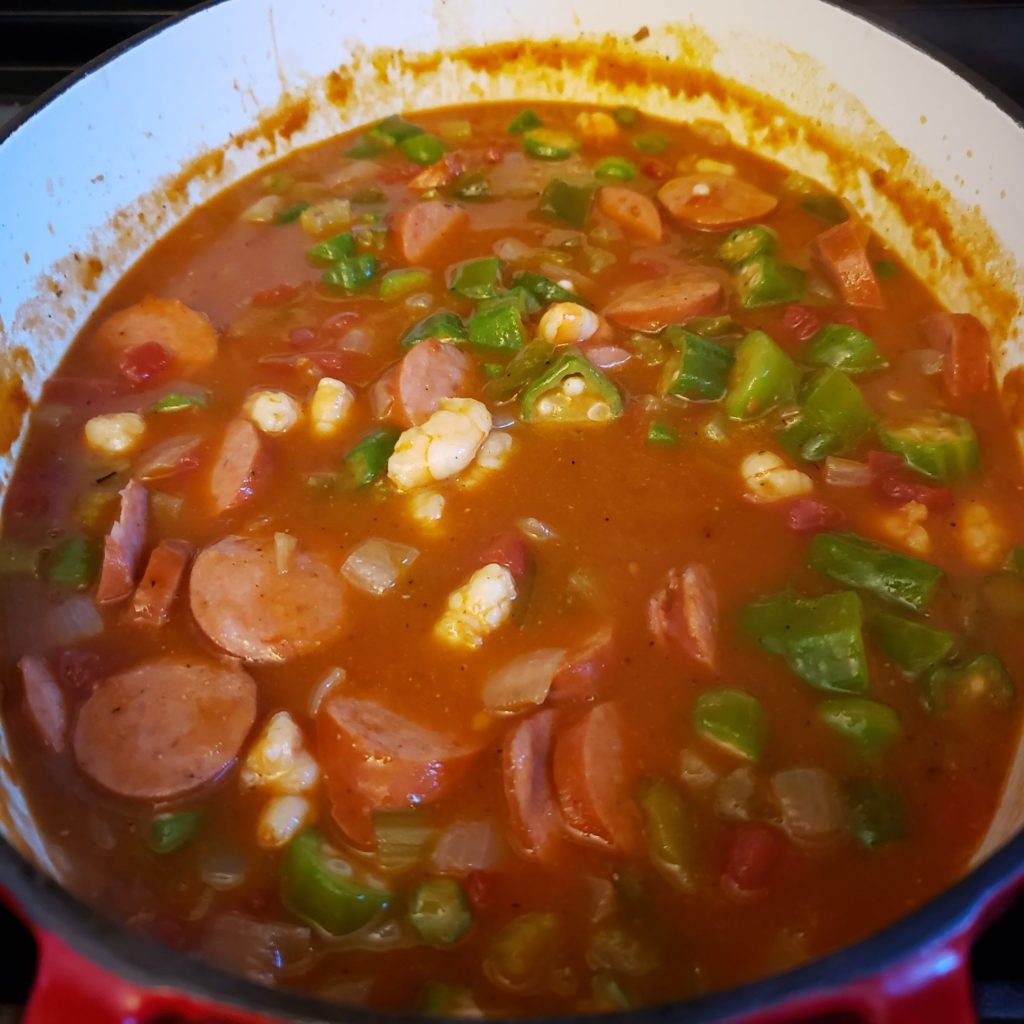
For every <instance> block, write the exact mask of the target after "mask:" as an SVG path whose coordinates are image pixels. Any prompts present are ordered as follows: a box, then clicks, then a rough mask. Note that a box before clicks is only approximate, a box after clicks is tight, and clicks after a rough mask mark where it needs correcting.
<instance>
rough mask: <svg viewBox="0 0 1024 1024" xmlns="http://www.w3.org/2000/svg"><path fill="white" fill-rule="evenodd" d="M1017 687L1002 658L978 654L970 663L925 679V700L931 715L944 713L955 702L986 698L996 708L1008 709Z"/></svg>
mask: <svg viewBox="0 0 1024 1024" xmlns="http://www.w3.org/2000/svg"><path fill="white" fill-rule="evenodd" d="M1016 695H1017V688H1016V687H1015V686H1014V683H1013V679H1012V678H1011V677H1010V673H1009V672H1008V671H1007V668H1006V665H1004V664H1003V661H1002V659H1001V658H998V657H996V655H994V654H978V655H976V656H975V657H973V658H971V659H970V660H969V661H964V662H960V663H959V664H956V665H943V666H941V667H940V668H937V669H935V670H934V671H933V672H932V673H931V675H929V676H928V678H927V679H926V680H925V685H924V693H923V700H924V705H925V707H926V708H927V709H928V710H929V711H932V712H942V711H945V710H946V709H947V708H948V707H949V706H950V705H951V704H952V703H954V702H958V701H960V700H964V699H970V700H977V699H979V698H983V699H985V700H987V701H989V702H990V703H992V704H994V705H995V706H996V707H1009V706H1010V705H1011V704H1012V703H1013V702H1014V699H1015V697H1016Z"/></svg>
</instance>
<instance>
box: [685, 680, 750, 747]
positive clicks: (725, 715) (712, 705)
mask: <svg viewBox="0 0 1024 1024" xmlns="http://www.w3.org/2000/svg"><path fill="white" fill-rule="evenodd" d="M693 725H694V728H695V729H696V730H697V732H698V733H699V734H700V735H701V736H703V737H704V738H705V739H707V740H710V741H711V742H712V743H715V744H717V745H718V746H720V747H723V748H724V749H725V750H728V751H730V752H731V753H733V754H736V755H738V756H739V757H744V758H746V759H747V760H748V761H757V760H758V759H759V758H760V757H761V754H762V752H763V751H764V739H765V724H764V713H763V711H762V709H761V702H760V701H759V700H758V699H757V698H756V697H752V696H751V695H750V694H749V693H744V692H743V691H742V690H729V689H719V690H707V691H705V692H704V693H702V694H701V695H700V696H699V697H698V698H697V703H696V704H695V705H694V708H693Z"/></svg>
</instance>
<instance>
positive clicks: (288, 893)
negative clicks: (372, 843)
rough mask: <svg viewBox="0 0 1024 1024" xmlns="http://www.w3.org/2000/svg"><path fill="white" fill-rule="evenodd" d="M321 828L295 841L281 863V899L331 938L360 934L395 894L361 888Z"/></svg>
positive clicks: (367, 887)
mask: <svg viewBox="0 0 1024 1024" xmlns="http://www.w3.org/2000/svg"><path fill="white" fill-rule="evenodd" d="M352 874H353V872H352V868H351V867H350V866H349V865H348V864H346V863H345V862H344V861H343V860H342V858H341V854H340V853H339V852H338V851H337V850H335V849H333V848H331V847H330V846H328V845H327V843H326V841H325V840H324V837H323V834H322V833H321V832H320V830H319V829H318V828H307V829H306V830H305V831H303V832H301V833H299V835H298V836H297V837H296V838H295V839H293V840H292V841H291V842H290V843H289V844H288V846H287V848H286V849H285V851H284V856H283V857H282V860H281V898H282V901H283V902H284V903H285V905H286V906H287V907H289V909H291V910H292V911H293V912H294V913H296V914H298V915H299V917H301V918H303V919H305V920H307V921H310V922H312V923H313V924H315V925H317V926H318V927H320V928H323V930H324V931H326V932H328V933H330V934H331V935H348V934H349V933H350V932H354V931H358V930H359V929H360V928H362V927H363V926H364V925H366V924H368V923H369V922H370V921H372V920H373V918H374V917H376V916H377V914H378V913H380V911H382V910H384V909H386V908H387V906H388V904H389V903H390V901H391V894H390V893H389V892H387V891H386V890H384V889H378V888H375V887H372V886H368V885H360V884H359V883H358V882H356V881H355V880H354V878H353V877H352Z"/></svg>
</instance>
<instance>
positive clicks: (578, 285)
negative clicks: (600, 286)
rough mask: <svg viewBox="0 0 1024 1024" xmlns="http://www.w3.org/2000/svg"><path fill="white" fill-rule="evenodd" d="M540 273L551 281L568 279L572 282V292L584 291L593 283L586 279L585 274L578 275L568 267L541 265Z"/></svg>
mask: <svg viewBox="0 0 1024 1024" xmlns="http://www.w3.org/2000/svg"><path fill="white" fill-rule="evenodd" d="M540 269H541V273H542V274H546V275H547V276H548V277H550V278H551V279H552V280H555V279H556V278H557V279H562V278H568V279H569V280H570V281H572V285H573V288H574V290H576V291H581V290H584V291H585V290H586V289H587V288H588V287H590V285H592V284H593V283H594V282H593V281H592V280H591V279H590V278H589V277H587V276H586V275H585V274H580V273H578V272H577V271H575V270H572V269H570V268H569V267H563V266H559V264H557V263H542V264H541V265H540Z"/></svg>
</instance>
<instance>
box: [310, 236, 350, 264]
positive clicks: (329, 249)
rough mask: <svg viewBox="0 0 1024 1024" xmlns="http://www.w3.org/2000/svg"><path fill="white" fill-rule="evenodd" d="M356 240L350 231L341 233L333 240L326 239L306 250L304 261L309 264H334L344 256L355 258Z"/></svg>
mask: <svg viewBox="0 0 1024 1024" xmlns="http://www.w3.org/2000/svg"><path fill="white" fill-rule="evenodd" d="M355 254H356V240H355V238H354V237H353V236H352V232H351V231H343V232H342V233H341V234H340V235H335V236H334V237H333V238H326V239H324V241H322V242H319V243H317V244H316V245H314V246H313V247H312V248H311V249H307V250H306V259H308V260H309V261H310V262H311V263H336V262H337V261H338V260H342V259H345V257H346V256H355Z"/></svg>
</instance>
